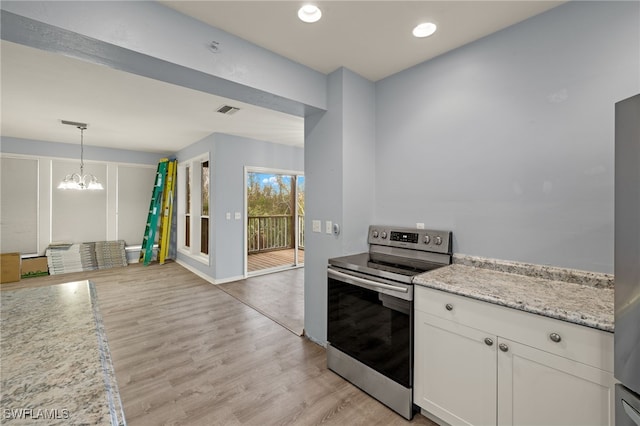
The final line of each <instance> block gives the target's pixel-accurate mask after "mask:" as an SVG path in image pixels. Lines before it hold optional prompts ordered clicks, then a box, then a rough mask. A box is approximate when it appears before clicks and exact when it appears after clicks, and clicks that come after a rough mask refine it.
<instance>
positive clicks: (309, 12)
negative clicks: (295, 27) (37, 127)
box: [298, 4, 322, 23]
mask: <svg viewBox="0 0 640 426" xmlns="http://www.w3.org/2000/svg"><path fill="white" fill-rule="evenodd" d="M321 17H322V12H321V11H320V9H318V6H315V5H313V4H306V5H304V6H302V7H301V8H300V9H299V10H298V18H300V20H301V21H302V22H308V23H312V22H317V21H319V20H320V18H321Z"/></svg>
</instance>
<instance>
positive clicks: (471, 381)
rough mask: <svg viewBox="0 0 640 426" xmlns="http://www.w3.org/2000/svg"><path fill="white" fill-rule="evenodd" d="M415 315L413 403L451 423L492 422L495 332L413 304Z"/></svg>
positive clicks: (494, 403)
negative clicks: (464, 323)
mask: <svg viewBox="0 0 640 426" xmlns="http://www.w3.org/2000/svg"><path fill="white" fill-rule="evenodd" d="M415 321H416V329H415V354H416V356H415V359H414V378H415V379H414V387H413V394H414V396H413V399H414V401H413V402H414V404H416V405H418V406H419V407H421V408H423V409H425V410H427V411H428V412H430V413H432V414H434V415H436V416H437V417H439V418H441V419H446V420H447V421H448V422H449V423H451V424H459V425H490V424H496V397H497V394H496V392H495V389H496V385H497V364H496V344H495V337H490V336H489V335H488V334H487V333H485V332H483V331H480V330H476V329H475V328H471V327H466V326H464V325H460V324H458V323H455V322H453V321H449V320H443V319H441V318H438V317H435V316H431V315H428V314H426V313H424V312H422V311H419V310H416V314H415ZM487 338H491V339H493V340H492V341H491V342H492V345H491V346H488V345H486V344H485V343H484V340H485V339H487ZM490 389H493V390H494V391H493V392H492V391H489V390H490Z"/></svg>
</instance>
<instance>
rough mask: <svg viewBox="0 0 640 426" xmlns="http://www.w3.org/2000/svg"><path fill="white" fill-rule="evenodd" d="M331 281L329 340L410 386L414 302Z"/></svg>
mask: <svg viewBox="0 0 640 426" xmlns="http://www.w3.org/2000/svg"><path fill="white" fill-rule="evenodd" d="M328 284H329V294H328V324H327V338H328V341H329V343H331V345H332V346H334V347H335V348H337V349H340V350H341V351H342V352H344V353H346V354H348V355H350V356H351V357H353V358H355V359H357V360H358V361H360V362H362V363H363V364H365V365H367V366H369V367H371V368H373V369H374V370H376V371H378V372H379V373H381V374H383V375H385V376H387V377H389V378H391V379H392V380H395V381H396V382H398V383H400V384H402V385H403V386H405V387H411V383H412V378H411V371H412V351H413V346H412V341H413V339H412V333H413V329H412V303H411V302H408V301H405V300H401V299H397V298H393V297H390V296H388V295H385V294H381V293H377V292H375V291H372V290H368V289H365V288H361V287H358V286H355V285H350V284H347V283H344V282H341V281H338V280H335V279H332V278H329V283H328Z"/></svg>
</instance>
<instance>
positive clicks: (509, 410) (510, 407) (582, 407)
mask: <svg viewBox="0 0 640 426" xmlns="http://www.w3.org/2000/svg"><path fill="white" fill-rule="evenodd" d="M498 347H499V349H498V425H514V426H526V425H536V426H538V425H545V426H554V425H558V426H560V425H562V426H570V425H575V426H588V425H594V426H595V425H597V426H604V425H609V426H613V425H614V417H613V416H614V402H615V400H614V383H615V381H614V378H613V375H612V374H611V373H609V372H606V371H604V370H599V369H597V368H594V367H591V366H588V365H585V364H582V363H579V362H576V361H572V360H570V359H567V358H563V357H561V356H558V355H555V354H551V353H549V352H545V351H541V350H539V349H535V348H532V347H530V346H526V345H523V344H520V343H516V342H513V341H510V340H507V339H502V338H499V339H498Z"/></svg>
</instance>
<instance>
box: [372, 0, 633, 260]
mask: <svg viewBox="0 0 640 426" xmlns="http://www.w3.org/2000/svg"><path fill="white" fill-rule="evenodd" d="M639 9H640V3H638V2H570V3H568V4H566V5H563V6H560V7H558V8H556V9H552V10H551V11H549V12H547V13H544V14H542V15H539V16H537V17H534V18H532V19H529V20H527V21H525V22H523V23H520V24H517V25H514V26H512V27H510V28H508V29H506V30H503V31H500V32H499V33H496V34H493V35H490V36H488V37H486V38H484V39H482V40H480V41H478V42H475V43H472V44H470V45H467V46H465V47H462V48H460V49H457V50H455V51H453V52H450V53H448V54H445V55H442V56H440V57H438V58H436V59H434V60H431V61H428V62H425V63H423V64H421V65H418V66H416V67H413V68H411V69H408V70H406V71H404V72H400V73H398V74H396V75H393V76H391V77H388V78H387V79H384V80H382V81H379V82H378V83H377V85H376V96H377V99H376V105H377V116H376V124H377V127H376V131H377V138H376V141H377V142H376V151H377V152H376V159H377V161H376V171H377V173H376V180H375V187H376V203H375V220H376V222H384V223H389V224H395V225H407V226H412V225H414V224H415V223H416V222H424V223H425V224H426V226H427V227H432V228H436V229H437V228H443V229H450V230H452V231H453V235H454V246H453V249H454V252H458V253H465V254H470V255H478V256H485V257H491V258H499V259H509V260H516V261H525V262H531V263H538V264H549V265H556V266H563V267H570V268H577V269H584V270H589V271H598V272H607V273H611V272H613V154H614V143H613V137H614V132H613V123H614V103H615V102H616V101H618V100H621V99H624V98H626V97H629V96H631V95H633V94H635V93H638V92H640V37H639V35H640V33H639V32H638V22H639V21H638V18H639V16H640V10H639Z"/></svg>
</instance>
